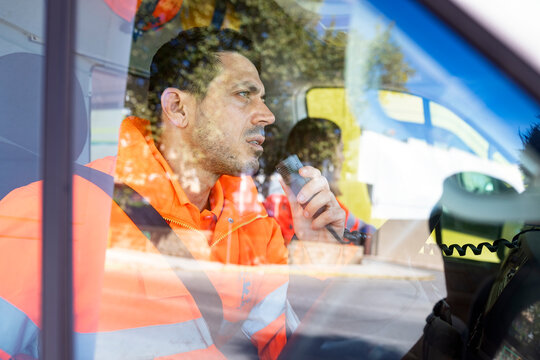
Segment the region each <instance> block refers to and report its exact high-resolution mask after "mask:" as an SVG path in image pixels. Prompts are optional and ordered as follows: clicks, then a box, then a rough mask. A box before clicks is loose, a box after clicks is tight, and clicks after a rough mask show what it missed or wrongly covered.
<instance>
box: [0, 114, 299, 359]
mask: <svg viewBox="0 0 540 360" xmlns="http://www.w3.org/2000/svg"><path fill="white" fill-rule="evenodd" d="M115 162H116V164H115ZM115 165H116V166H115ZM88 166H90V167H92V168H94V169H97V170H99V171H102V172H105V173H108V174H113V173H114V174H115V181H117V182H122V183H124V184H127V185H129V186H130V187H132V188H133V189H135V190H136V191H137V192H138V193H139V194H141V195H142V196H143V197H144V198H145V199H147V200H148V201H149V202H150V204H151V205H152V206H153V207H154V208H155V209H156V210H157V211H158V212H159V213H160V214H161V215H162V216H163V217H164V218H165V219H166V220H167V221H168V222H169V223H170V226H171V228H172V229H173V230H174V231H175V232H176V233H177V235H178V236H179V238H180V239H182V241H183V242H184V244H185V246H186V247H187V248H188V249H189V250H190V252H191V253H192V254H193V257H195V258H196V259H198V260H212V261H218V262H220V263H226V264H232V265H246V266H250V265H258V264H285V263H286V261H287V251H286V248H285V246H284V241H283V237H282V236H281V233H280V230H279V226H278V225H277V223H276V222H275V221H274V220H273V219H271V218H269V217H267V215H266V211H265V210H264V207H263V206H262V205H261V204H260V203H259V202H258V201H257V192H256V188H255V186H254V184H253V182H252V180H251V178H249V177H241V178H240V177H229V176H222V177H221V178H220V179H219V181H218V182H217V183H216V185H215V186H214V188H213V190H212V193H211V206H212V210H213V211H218V213H217V214H218V215H219V216H216V221H215V228H214V231H213V233H211V235H210V236H208V234H206V233H205V232H204V231H201V221H202V220H201V213H200V212H199V210H198V209H197V208H196V207H195V206H194V205H193V204H191V203H189V202H188V201H187V198H186V196H185V194H184V192H183V190H182V189H181V188H180V185H179V183H178V182H177V181H176V180H175V176H174V174H173V172H172V171H171V169H170V168H169V165H168V164H167V162H166V161H165V160H164V158H163V157H162V156H161V154H160V153H159V151H158V150H157V148H156V147H155V145H154V144H153V141H152V137H151V134H150V133H149V131H148V122H147V121H145V120H142V119H138V118H134V117H131V118H128V119H126V120H125V121H124V122H123V123H122V126H121V129H120V139H119V150H118V155H117V157H116V158H113V157H108V158H104V159H100V160H97V161H94V162H93V163H91V164H89V165H88ZM115 169H116V170H115ZM184 175H185V176H189V172H186V174H182V175H181V176H184ZM194 186H196V184H194ZM111 203H112V200H111V197H110V195H109V194H107V193H105V192H104V191H103V190H102V189H101V188H100V187H98V186H96V185H95V184H94V183H92V181H88V180H87V179H84V178H82V177H79V176H74V191H73V208H74V213H73V239H74V240H73V247H74V249H73V264H74V270H73V271H74V273H73V275H74V318H75V335H74V338H75V354H76V357H75V358H76V359H93V358H96V359H98V358H107V359H131V358H140V359H152V358H159V359H192V358H197V359H201V358H202V359H205V358H218V359H219V358H224V355H223V354H222V353H221V352H220V351H219V350H218V348H217V347H216V345H215V344H214V343H213V340H216V339H212V337H211V336H210V333H209V330H208V326H207V324H206V322H205V320H204V318H202V316H201V312H200V310H199V308H198V306H197V304H196V303H195V301H194V300H193V298H192V296H191V295H190V293H189V292H188V290H187V289H186V287H185V286H184V285H183V283H182V281H181V280H180V278H179V277H178V276H177V275H176V274H175V271H179V269H178V268H176V267H175V265H174V263H173V262H174V261H175V260H178V258H173V260H171V257H167V256H164V255H162V254H160V253H159V251H158V250H157V249H156V247H154V245H153V244H152V243H151V242H150V241H149V240H148V238H147V237H146V236H145V234H143V233H142V232H141V231H140V230H139V229H138V228H137V227H136V226H135V225H134V224H133V222H132V221H131V220H130V219H129V217H128V216H127V215H126V214H125V213H124V212H123V211H122V210H121V209H120V207H119V206H118V205H117V204H116V203H112V206H111ZM40 234H41V183H40V182H37V183H32V184H30V185H28V186H25V187H22V188H19V189H16V190H14V191H12V192H11V193H10V194H9V195H8V196H6V197H5V198H4V199H3V200H2V201H1V202H0V277H1V279H0V319H1V321H0V359H8V358H9V357H10V356H14V355H15V354H19V353H20V354H27V355H30V356H32V357H35V358H37V357H38V356H39V328H40V326H41V319H40V311H41V309H40V293H41V278H40V274H41V235H40ZM172 245H174V243H173V244H172ZM173 247H174V246H173ZM184 261H188V260H184ZM190 261H192V262H195V260H190ZM203 263H204V262H203ZM206 264H212V263H206ZM179 266H180V267H182V266H184V270H185V269H187V270H188V271H189V270H193V268H190V267H189V261H188V265H187V266H186V265H185V263H184V265H182V263H180V265H179ZM193 266H196V264H195V265H193ZM236 268H240V270H243V271H240V270H237V269H236ZM224 269H225V268H223V267H221V268H216V269H215V271H213V270H212V267H211V266H209V267H208V266H207V267H206V268H204V271H205V273H206V274H207V276H208V278H209V279H210V281H211V282H212V284H213V285H214V287H215V288H216V290H217V293H218V294H219V297H220V298H221V302H222V304H223V317H224V323H223V324H222V326H221V329H222V331H220V338H221V337H222V338H223V339H225V340H223V339H221V340H220V341H226V339H227V335H230V334H229V333H230V332H231V329H236V328H241V331H242V332H243V333H244V334H245V335H246V336H247V337H248V338H249V339H250V340H251V342H252V343H253V344H254V345H255V346H256V347H257V349H258V353H259V357H260V358H264V359H275V358H277V356H278V355H279V353H280V351H281V349H282V348H283V346H284V345H285V343H286V322H287V321H288V320H290V327H291V328H294V326H295V322H294V321H295V320H296V319H294V314H293V313H292V312H291V311H290V309H289V307H288V303H287V300H286V293H287V286H288V277H287V276H286V275H280V274H275V273H274V274H264V273H260V272H254V271H248V270H249V269H250V268H249V267H234V266H230V267H226V269H228V270H224ZM180 271H181V270H180ZM293 319H294V320H293ZM235 324H239V326H238V327H236V326H235Z"/></svg>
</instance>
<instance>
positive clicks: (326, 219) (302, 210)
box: [280, 166, 345, 242]
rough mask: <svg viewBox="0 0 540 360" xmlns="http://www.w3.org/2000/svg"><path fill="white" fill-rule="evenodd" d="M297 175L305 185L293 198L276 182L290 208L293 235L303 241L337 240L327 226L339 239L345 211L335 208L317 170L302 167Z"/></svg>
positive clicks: (325, 184) (343, 226)
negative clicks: (305, 179) (328, 227)
mask: <svg viewBox="0 0 540 360" xmlns="http://www.w3.org/2000/svg"><path fill="white" fill-rule="evenodd" d="M299 173H300V175H301V176H302V177H304V178H307V179H308V180H309V182H308V183H307V184H306V185H304V187H303V188H302V190H300V192H299V193H298V195H297V196H295V195H294V193H293V192H292V190H291V189H290V188H289V187H288V186H287V185H286V184H285V183H284V182H283V180H282V179H281V180H280V182H281V186H282V187H283V190H284V191H285V194H286V195H287V198H288V199H289V203H290V205H291V211H292V215H293V223H294V231H295V233H296V236H297V237H298V238H299V239H300V240H305V241H326V242H333V241H337V240H336V239H335V238H334V236H333V235H332V234H331V233H330V232H329V231H328V230H327V229H326V226H327V225H329V226H331V227H332V228H333V229H334V230H335V232H336V233H337V234H338V235H339V236H340V237H343V230H344V228H345V211H344V210H343V209H342V208H341V206H339V203H338V202H337V200H336V197H335V196H334V194H333V193H332V191H330V187H329V186H328V181H327V180H326V178H325V177H324V176H322V175H321V172H320V171H319V170H317V169H315V168H314V167H311V166H304V167H302V168H301V169H300V170H299ZM319 209H321V210H320V211H319ZM314 215H316V217H314Z"/></svg>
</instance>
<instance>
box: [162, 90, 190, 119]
mask: <svg viewBox="0 0 540 360" xmlns="http://www.w3.org/2000/svg"><path fill="white" fill-rule="evenodd" d="M190 96H191V95H190V94H188V93H187V92H185V91H181V90H178V89H176V88H166V89H165V90H164V91H163V93H162V94H161V109H162V111H163V115H165V116H166V118H167V119H169V120H170V121H171V122H172V123H173V124H174V125H175V126H177V127H181V128H183V127H186V126H187V124H188V113H189V111H190V109H189V106H188V104H189V102H190V99H189V97H190Z"/></svg>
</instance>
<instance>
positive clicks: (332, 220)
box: [311, 207, 345, 235]
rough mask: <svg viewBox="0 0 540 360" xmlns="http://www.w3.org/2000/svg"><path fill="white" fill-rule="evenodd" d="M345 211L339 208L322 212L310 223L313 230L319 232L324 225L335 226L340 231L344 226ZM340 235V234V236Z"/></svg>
mask: <svg viewBox="0 0 540 360" xmlns="http://www.w3.org/2000/svg"><path fill="white" fill-rule="evenodd" d="M344 219H345V210H343V209H342V208H340V207H331V208H327V209H326V210H325V211H323V212H322V213H321V214H320V215H319V216H317V218H316V219H313V221H312V222H311V228H312V229H313V230H320V229H322V228H324V227H326V225H330V226H335V227H337V228H340V229H342V228H343V226H344ZM340 235H341V234H340Z"/></svg>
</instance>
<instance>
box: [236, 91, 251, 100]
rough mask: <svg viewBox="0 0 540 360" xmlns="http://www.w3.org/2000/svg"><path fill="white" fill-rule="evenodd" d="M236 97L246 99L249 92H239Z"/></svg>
mask: <svg viewBox="0 0 540 360" xmlns="http://www.w3.org/2000/svg"><path fill="white" fill-rule="evenodd" d="M237 95H240V96H241V97H245V98H248V97H249V91H240V92H238V93H237Z"/></svg>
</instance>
